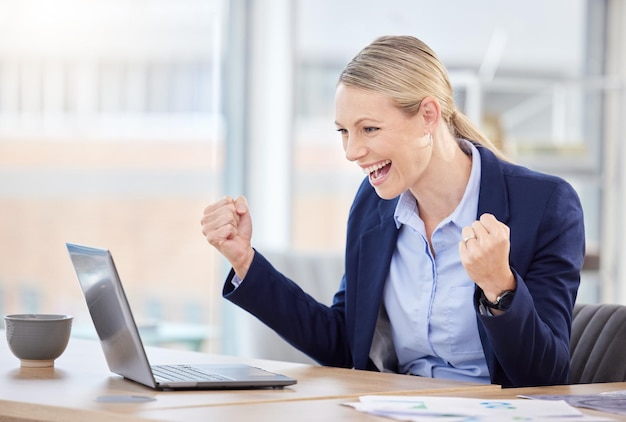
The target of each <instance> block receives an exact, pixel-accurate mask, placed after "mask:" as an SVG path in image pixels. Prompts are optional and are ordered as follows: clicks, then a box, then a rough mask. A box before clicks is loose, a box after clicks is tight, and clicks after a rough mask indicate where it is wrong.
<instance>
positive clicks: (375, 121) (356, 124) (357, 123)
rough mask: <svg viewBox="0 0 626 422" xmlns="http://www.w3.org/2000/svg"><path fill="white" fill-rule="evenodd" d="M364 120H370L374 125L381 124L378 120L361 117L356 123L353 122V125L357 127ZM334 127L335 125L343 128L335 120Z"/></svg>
mask: <svg viewBox="0 0 626 422" xmlns="http://www.w3.org/2000/svg"><path fill="white" fill-rule="evenodd" d="M364 120H372V121H373V122H374V123H376V124H380V123H381V122H380V120H376V119H374V118H372V117H361V118H360V119H358V120H357V121H356V122H354V125H355V126H358V125H360V124H361V123H363V121H364ZM335 125H336V126H343V125H342V124H341V123H339V122H338V121H336V120H335Z"/></svg>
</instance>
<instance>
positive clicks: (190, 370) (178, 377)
mask: <svg viewBox="0 0 626 422" xmlns="http://www.w3.org/2000/svg"><path fill="white" fill-rule="evenodd" d="M152 373H153V374H154V376H155V378H157V379H159V380H164V381H182V382H185V381H187V382H189V381H197V382H202V381H228V380H231V379H232V378H228V377H224V376H221V375H218V374H215V373H213V372H208V371H204V370H202V369H200V368H197V367H195V366H191V365H158V366H153V367H152Z"/></svg>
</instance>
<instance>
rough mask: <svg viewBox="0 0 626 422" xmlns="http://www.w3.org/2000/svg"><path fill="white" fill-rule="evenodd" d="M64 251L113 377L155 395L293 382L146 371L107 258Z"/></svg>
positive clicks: (260, 375) (96, 252)
mask: <svg viewBox="0 0 626 422" xmlns="http://www.w3.org/2000/svg"><path fill="white" fill-rule="evenodd" d="M66 246H67V250H68V252H69V254H70V258H71V260H72V265H73V266H74V270H75V271H76V275H77V277H78V281H79V283H80V286H81V288H82V291H83V294H84V296H85V300H86V301H87V308H88V309H89V313H90V314H91V319H92V320H93V324H94V326H95V329H96V332H97V333H98V338H99V339H100V344H101V345H102V350H103V352H104V355H105V357H106V361H107V364H108V365H109V369H110V370H111V372H113V373H116V374H118V375H121V376H123V377H124V378H127V379H130V380H132V381H135V382H138V383H140V384H143V385H145V386H148V387H150V388H153V389H156V390H181V389H205V390H206V389H240V388H260V387H284V386H286V385H292V384H295V383H296V382H297V381H296V380H295V379H293V378H289V377H286V376H284V375H281V374H275V373H272V372H269V371H266V370H263V369H261V368H257V367H254V366H251V365H245V364H221V363H214V364H188V365H187V364H176V365H150V363H149V362H148V357H147V355H146V351H145V349H144V346H143V343H142V341H141V337H140V335H139V330H138V328H137V324H136V323H135V319H134V317H133V315H132V312H131V309H130V304H129V303H128V299H127V298H126V294H125V292H124V289H123V287H122V283H121V281H120V277H119V274H118V272H117V269H116V267H115V264H114V262H113V257H112V255H111V252H110V251H108V250H106V249H99V248H93V247H89V246H81V245H76V244H71V243H67V244H66ZM207 358H208V357H207Z"/></svg>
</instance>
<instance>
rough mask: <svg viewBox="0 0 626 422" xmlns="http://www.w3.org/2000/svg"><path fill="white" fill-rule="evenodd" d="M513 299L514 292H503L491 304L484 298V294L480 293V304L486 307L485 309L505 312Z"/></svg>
mask: <svg viewBox="0 0 626 422" xmlns="http://www.w3.org/2000/svg"><path fill="white" fill-rule="evenodd" d="M514 297H515V290H505V291H503V292H502V293H500V294H499V295H498V297H497V298H496V301H495V302H491V301H490V300H489V299H487V297H486V296H485V292H481V293H480V303H481V304H482V305H483V306H486V307H487V308H491V309H499V310H501V311H506V310H507V309H509V307H510V306H511V303H512V302H513V298H514Z"/></svg>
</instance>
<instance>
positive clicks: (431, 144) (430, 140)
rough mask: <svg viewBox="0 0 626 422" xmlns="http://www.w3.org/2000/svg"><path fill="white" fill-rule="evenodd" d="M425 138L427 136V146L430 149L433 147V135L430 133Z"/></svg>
mask: <svg viewBox="0 0 626 422" xmlns="http://www.w3.org/2000/svg"><path fill="white" fill-rule="evenodd" d="M426 136H428V146H429V147H432V146H433V135H432V134H431V133H430V132H428V133H427V134H426Z"/></svg>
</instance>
